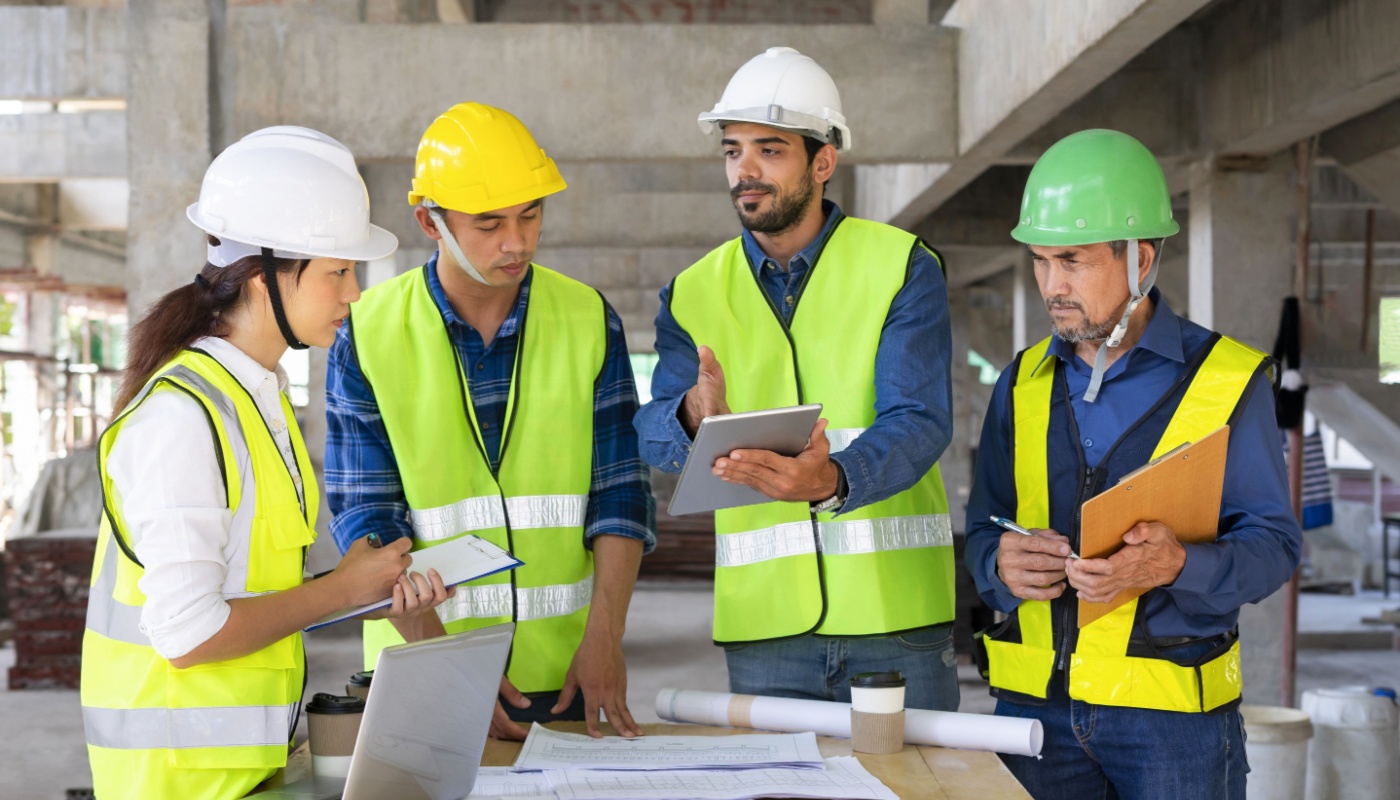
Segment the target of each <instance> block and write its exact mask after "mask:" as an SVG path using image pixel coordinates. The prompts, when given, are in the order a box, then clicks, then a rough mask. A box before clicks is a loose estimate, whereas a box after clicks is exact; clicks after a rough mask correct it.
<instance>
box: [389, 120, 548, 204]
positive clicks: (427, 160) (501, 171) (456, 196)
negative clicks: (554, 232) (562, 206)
mask: <svg viewBox="0 0 1400 800" xmlns="http://www.w3.org/2000/svg"><path fill="white" fill-rule="evenodd" d="M565 186H566V184H565V183H564V178H563V176H561V175H560V174H559V169H558V167H555V166H554V160H553V159H551V158H550V157H549V156H546V155H545V154H544V151H543V150H541V149H540V146H539V145H537V144H535V138H534V137H533V136H531V135H530V131H529V130H527V129H526V128H525V126H524V125H523V124H522V123H521V122H520V120H518V119H516V118H515V117H514V116H513V115H511V114H510V113H509V112H507V111H502V110H501V109H499V108H493V107H491V106H488V105H483V104H481V103H458V104H457V105H455V106H453V107H452V108H449V109H448V110H447V111H446V112H445V113H444V114H443V115H442V116H440V117H438V118H437V119H435V120H433V124H432V125H429V126H428V130H426V131H424V132H423V140H422V141H421V142H419V143H418V159H417V163H416V164H415V166H414V170H413V191H411V192H409V193H408V202H409V204H410V205H418V203H419V201H421V200H423V199H427V200H431V201H432V202H434V203H436V204H437V205H439V206H442V207H443V208H449V209H452V210H453V211H463V212H466V213H468V214H481V213H484V212H486V211H495V210H496V209H499V208H509V207H510V206H514V205H519V204H520V203H528V202H530V201H531V200H538V199H539V198H541V197H546V196H548V195H551V194H554V193H555V192H558V191H562V190H563V189H564V188H565Z"/></svg>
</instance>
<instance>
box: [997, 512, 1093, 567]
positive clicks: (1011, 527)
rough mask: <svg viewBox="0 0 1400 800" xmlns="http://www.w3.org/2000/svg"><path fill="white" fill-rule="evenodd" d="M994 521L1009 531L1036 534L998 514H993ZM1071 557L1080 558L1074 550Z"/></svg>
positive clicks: (1027, 534)
mask: <svg viewBox="0 0 1400 800" xmlns="http://www.w3.org/2000/svg"><path fill="white" fill-rule="evenodd" d="M992 522H995V523H996V524H997V525H998V526H1000V527H1002V528H1005V529H1007V530H1008V531H1011V532H1012V533H1019V534H1021V535H1022V536H1034V535H1035V534H1034V533H1032V532H1031V531H1028V530H1026V529H1025V528H1022V527H1021V526H1020V525H1017V524H1016V523H1014V522H1012V521H1011V520H1009V519H1007V518H1006V517H998V516H995V515H993V516H992ZM1069 557H1070V558H1079V556H1077V555H1075V554H1074V553H1073V552H1071V553H1070V554H1069Z"/></svg>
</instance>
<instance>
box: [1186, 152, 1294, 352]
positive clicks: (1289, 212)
mask: <svg viewBox="0 0 1400 800" xmlns="http://www.w3.org/2000/svg"><path fill="white" fill-rule="evenodd" d="M1238 164H1239V166H1240V167H1242V168H1240V169H1228V168H1222V167H1221V166H1220V164H1219V163H1218V162H1217V163H1211V162H1202V163H1198V164H1194V165H1192V167H1191V200H1190V211H1189V214H1190V220H1191V226H1190V231H1189V234H1188V237H1189V238H1188V241H1189V243H1190V258H1189V262H1190V270H1189V271H1190V288H1189V290H1188V297H1189V300H1188V305H1189V307H1190V309H1191V319H1192V320H1194V321H1195V322H1197V323H1199V324H1201V325H1204V326H1205V327H1207V328H1212V329H1214V330H1218V331H1220V332H1221V333H1223V334H1226V335H1228V336H1233V337H1235V338H1236V339H1240V340H1241V341H1243V342H1245V343H1246V344H1250V345H1253V346H1254V347H1258V348H1260V349H1262V350H1270V349H1272V348H1273V343H1274V336H1275V335H1276V334H1277V333H1278V320H1279V313H1280V310H1281V308H1282V301H1283V298H1284V297H1287V296H1288V295H1289V294H1291V293H1292V288H1293V261H1294V248H1295V239H1294V225H1295V221H1294V218H1295V215H1296V210H1297V191H1296V190H1295V188H1294V183H1293V182H1294V174H1293V173H1294V171H1293V157H1292V154H1291V153H1284V154H1281V155H1278V156H1275V157H1274V158H1271V159H1265V158H1259V159H1247V160H1245V159H1241V160H1239V162H1238Z"/></svg>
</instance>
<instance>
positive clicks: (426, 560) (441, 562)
mask: <svg viewBox="0 0 1400 800" xmlns="http://www.w3.org/2000/svg"><path fill="white" fill-rule="evenodd" d="M524 563H525V562H523V561H521V560H520V559H518V558H516V557H515V556H513V555H511V554H510V553H507V552H506V551H505V550H502V549H501V548H499V547H497V546H496V545H494V544H491V543H490V542H488V541H486V540H485V539H482V538H481V537H479V536H463V537H461V538H460V539H453V540H452V541H450V542H443V543H442V544H440V545H437V546H435V547H428V548H425V549H423V550H418V551H415V552H414V553H413V566H411V567H409V571H411V572H421V573H424V574H427V572H428V570H429V569H435V570H437V571H438V574H439V575H441V576H442V583H443V585H444V586H449V587H451V586H456V585H457V584H459V583H466V582H467V581H474V580H476V579H477V578H484V577H486V576H487V575H495V574H496V573H497V572H504V571H505V570H508V569H515V568H516V567H519V566H522V565H523V564H524ZM392 602H393V596H392V595H390V596H389V597H386V598H384V599H383V600H380V601H379V602H377V603H370V604H369V605H365V606H360V607H359V608H346V609H342V610H340V611H337V612H335V613H334V614H329V615H327V616H324V617H322V618H321V619H319V620H317V621H315V622H313V623H311V624H310V625H308V626H306V630H308V631H314V630H316V629H317V628H324V627H325V626H327V625H332V624H334V623H337V622H340V621H341V620H347V619H351V618H353V617H358V616H360V615H361V614H368V613H369V612H371V611H375V610H377V609H380V608H388V607H389V605H390V603H392Z"/></svg>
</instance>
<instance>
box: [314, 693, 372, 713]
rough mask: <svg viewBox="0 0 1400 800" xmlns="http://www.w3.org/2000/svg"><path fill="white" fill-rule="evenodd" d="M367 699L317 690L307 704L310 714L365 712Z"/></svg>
mask: <svg viewBox="0 0 1400 800" xmlns="http://www.w3.org/2000/svg"><path fill="white" fill-rule="evenodd" d="M364 711H365V701H364V700H363V699H361V698H359V697H341V696H339V695H334V694H329V693H327V692H317V693H316V695H315V696H313V697H312V698H311V702H310V703H307V704H306V713H308V714H363V713H364Z"/></svg>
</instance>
